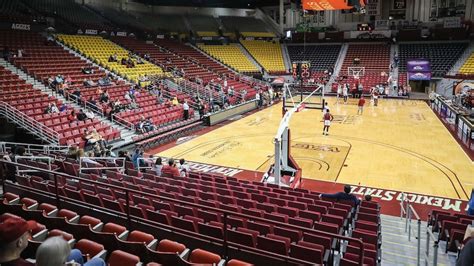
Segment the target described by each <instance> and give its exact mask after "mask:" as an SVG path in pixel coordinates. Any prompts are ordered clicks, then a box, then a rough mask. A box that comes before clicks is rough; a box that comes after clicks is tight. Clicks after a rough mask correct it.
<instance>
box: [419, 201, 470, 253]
mask: <svg viewBox="0 0 474 266" xmlns="http://www.w3.org/2000/svg"><path fill="white" fill-rule="evenodd" d="M473 221H474V216H472V215H467V214H461V213H457V214H454V213H450V212H447V211H437V210H432V211H431V212H430V214H429V216H428V225H431V226H432V228H433V232H438V233H439V240H440V241H446V249H445V252H448V251H451V252H458V251H459V249H460V245H461V244H462V243H463V241H464V240H465V239H464V235H465V233H466V228H467V227H468V226H470V225H471V224H472V222H473Z"/></svg>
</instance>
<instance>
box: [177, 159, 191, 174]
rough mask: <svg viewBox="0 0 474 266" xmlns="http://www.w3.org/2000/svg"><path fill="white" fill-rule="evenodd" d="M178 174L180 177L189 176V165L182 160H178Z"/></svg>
mask: <svg viewBox="0 0 474 266" xmlns="http://www.w3.org/2000/svg"><path fill="white" fill-rule="evenodd" d="M178 169H179V174H180V176H182V177H185V176H188V174H189V165H188V164H187V163H186V161H185V160H184V159H180V160H179V168H178Z"/></svg>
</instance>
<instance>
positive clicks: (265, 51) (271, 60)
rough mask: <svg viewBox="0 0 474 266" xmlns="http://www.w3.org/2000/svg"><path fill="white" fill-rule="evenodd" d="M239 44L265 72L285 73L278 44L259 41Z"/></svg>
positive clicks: (245, 41) (243, 41) (247, 41)
mask: <svg viewBox="0 0 474 266" xmlns="http://www.w3.org/2000/svg"><path fill="white" fill-rule="evenodd" d="M240 42H241V43H242V45H243V46H244V47H245V49H247V51H248V52H249V53H250V54H251V55H252V56H253V58H255V60H257V62H258V63H259V64H260V65H261V66H262V67H263V68H264V69H265V70H266V71H267V72H270V73H275V72H285V71H286V67H285V63H284V62H283V54H282V51H281V45H280V44H279V43H278V42H275V43H273V42H268V41H260V40H240Z"/></svg>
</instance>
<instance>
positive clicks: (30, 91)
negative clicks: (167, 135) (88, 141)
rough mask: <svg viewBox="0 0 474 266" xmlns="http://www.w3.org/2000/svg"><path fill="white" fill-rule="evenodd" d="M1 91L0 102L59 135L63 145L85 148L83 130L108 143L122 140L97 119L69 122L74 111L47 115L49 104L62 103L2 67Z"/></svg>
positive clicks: (118, 134)
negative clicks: (95, 132) (94, 133)
mask: <svg viewBox="0 0 474 266" xmlns="http://www.w3.org/2000/svg"><path fill="white" fill-rule="evenodd" d="M0 88H1V92H0V100H1V101H4V102H6V103H7V104H9V105H10V106H12V107H14V108H15V109H17V110H18V111H20V112H22V113H24V114H26V115H28V116H29V117H31V118H32V119H34V120H35V121H37V122H38V123H41V124H43V125H45V126H46V127H48V128H50V129H52V130H54V131H55V132H57V133H58V134H59V135H58V142H59V143H60V144H63V145H65V144H68V145H73V144H75V145H78V146H81V147H82V146H84V144H85V143H84V140H83V139H82V136H83V134H84V133H83V129H89V130H92V129H96V130H97V132H99V133H100V134H101V135H102V136H103V137H104V138H105V139H106V140H108V141H112V140H116V139H119V138H120V131H119V130H116V129H113V128H111V127H110V126H109V125H106V124H103V123H101V122H100V121H99V120H97V119H88V120H86V121H74V122H70V121H69V120H68V115H69V113H70V112H71V111H72V109H70V108H69V109H68V110H67V111H64V112H62V113H53V114H44V110H45V109H46V107H47V106H48V104H52V103H55V104H56V106H58V107H61V105H63V103H62V102H61V101H60V100H58V99H56V98H55V97H51V96H49V95H47V94H44V93H42V92H41V91H40V90H38V89H35V88H33V86H32V85H31V84H27V83H26V82H25V81H24V80H22V79H20V78H19V77H18V76H17V75H16V74H13V73H11V72H10V71H9V70H7V69H4V68H3V67H1V68H0ZM77 111H79V110H76V112H77Z"/></svg>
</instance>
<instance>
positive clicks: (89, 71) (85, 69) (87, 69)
mask: <svg viewBox="0 0 474 266" xmlns="http://www.w3.org/2000/svg"><path fill="white" fill-rule="evenodd" d="M82 73H84V74H94V69H93V68H92V67H90V66H85V67H83V68H82Z"/></svg>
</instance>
